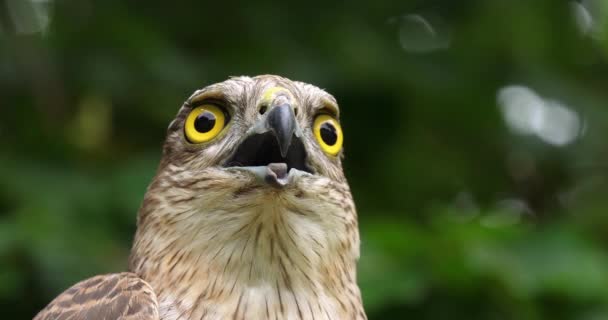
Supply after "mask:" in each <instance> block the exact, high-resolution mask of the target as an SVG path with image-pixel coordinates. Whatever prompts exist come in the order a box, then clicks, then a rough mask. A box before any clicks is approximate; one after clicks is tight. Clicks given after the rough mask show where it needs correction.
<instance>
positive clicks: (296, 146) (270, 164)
mask: <svg viewBox="0 0 608 320" xmlns="http://www.w3.org/2000/svg"><path fill="white" fill-rule="evenodd" d="M246 136H247V137H246V138H245V139H244V140H243V142H241V144H240V145H239V146H238V147H237V150H236V152H235V153H234V155H233V156H232V157H231V158H230V160H228V161H227V162H226V164H225V166H226V167H239V168H241V169H245V170H248V171H250V172H253V173H254V174H255V176H256V177H258V178H260V179H261V180H263V181H265V182H267V183H269V184H271V185H273V186H275V187H282V186H285V185H286V184H287V183H288V182H289V173H290V171H291V170H292V169H295V170H299V171H302V172H308V173H312V170H311V169H310V168H309V167H308V166H307V165H306V156H307V154H306V150H305V148H304V144H303V143H302V140H301V138H302V132H301V130H300V128H299V126H298V123H297V122H296V118H295V114H294V111H293V108H292V107H291V105H289V104H282V105H277V106H274V107H271V108H270V110H269V111H268V112H267V113H266V114H265V115H264V117H262V118H261V119H260V120H258V122H257V123H256V124H255V125H254V126H253V127H252V128H251V129H249V130H248V131H247V134H246Z"/></svg>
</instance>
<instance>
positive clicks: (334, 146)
mask: <svg viewBox="0 0 608 320" xmlns="http://www.w3.org/2000/svg"><path fill="white" fill-rule="evenodd" d="M312 130H313V132H314V134H315V138H317V141H319V144H320V145H321V149H323V151H325V153H327V154H329V155H332V156H335V155H337V154H338V152H340V149H342V142H343V141H344V136H343V135H342V128H341V127H340V123H338V120H336V119H334V118H333V117H331V116H329V115H327V114H322V115H319V116H318V117H317V118H316V119H315V122H314V124H313V126H312Z"/></svg>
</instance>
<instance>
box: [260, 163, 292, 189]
mask: <svg viewBox="0 0 608 320" xmlns="http://www.w3.org/2000/svg"><path fill="white" fill-rule="evenodd" d="M266 168H267V169H266V177H265V179H266V182H268V183H269V184H271V185H274V186H276V187H282V186H284V185H286V184H287V182H288V176H289V168H288V167H287V164H286V163H282V162H281V163H269V164H268V165H267V166H266Z"/></svg>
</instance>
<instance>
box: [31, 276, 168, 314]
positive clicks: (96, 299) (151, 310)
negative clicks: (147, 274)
mask: <svg viewBox="0 0 608 320" xmlns="http://www.w3.org/2000/svg"><path fill="white" fill-rule="evenodd" d="M68 319H69V320H81V319H90V320H96V319H100V320H102V319H103V320H115V319H121V320H159V315H158V301H157V300H156V294H155V293H154V291H153V290H152V287H150V285H149V284H148V283H147V282H145V281H144V280H142V279H141V278H140V277H138V276H137V275H136V274H134V273H115V274H108V275H102V276H96V277H93V278H90V279H87V280H84V281H82V282H79V283H77V284H75V285H74V286H73V287H71V288H69V289H68V290H66V291H65V292H63V293H62V294H60V295H59V296H58V297H57V298H55V300H53V301H52V302H51V303H49V305H48V306H46V308H44V309H43V310H42V311H40V313H39V314H38V315H37V316H36V317H35V318H34V320H68Z"/></svg>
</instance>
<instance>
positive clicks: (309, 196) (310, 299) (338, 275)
mask: <svg viewBox="0 0 608 320" xmlns="http://www.w3.org/2000/svg"><path fill="white" fill-rule="evenodd" d="M184 175H187V176H188V177H184ZM223 175H225V173H223V172H222V171H220V170H209V169H208V170H205V173H204V175H203V174H202V173H201V174H196V175H193V174H191V173H187V171H185V170H184V169H183V168H177V167H172V168H170V170H167V173H166V175H161V176H159V177H158V178H157V180H156V181H155V183H154V184H153V185H152V186H151V187H150V191H149V192H148V195H149V196H148V197H146V199H145V202H144V206H143V207H142V210H143V212H142V213H143V215H142V217H143V218H142V220H141V221H140V228H141V229H145V230H146V232H145V233H144V234H138V237H137V242H136V243H135V247H134V252H133V258H132V261H131V266H132V270H133V271H134V272H135V273H137V274H140V275H141V277H142V278H143V279H145V280H147V281H148V282H149V283H150V284H151V285H152V287H155V288H162V289H161V290H158V291H157V292H156V294H157V296H158V299H159V304H160V314H161V319H228V318H230V319H356V318H358V317H363V316H362V315H360V314H362V309H361V301H360V294H359V289H358V287H357V285H356V279H355V277H356V270H355V264H356V260H357V258H358V256H359V237H358V232H357V221H356V215H355V211H354V210H355V208H354V205H353V202H352V199H351V196H350V192H349V190H348V186H347V185H346V184H338V183H335V182H332V181H330V180H329V179H311V178H310V177H309V176H308V175H304V174H302V175H300V176H298V177H296V178H295V179H294V181H293V182H292V184H291V186H290V187H289V189H287V190H280V192H279V191H277V190H274V189H267V188H260V187H258V186H256V185H255V184H247V182H246V181H247V180H248V179H247V177H246V176H240V177H237V178H235V176H231V177H230V181H232V182H233V183H228V184H225V183H222V185H221V187H220V186H219V184H220V181H225V179H224V178H225V177H223ZM199 176H205V177H206V178H205V179H198V178H197V177H199ZM175 177H179V179H176V178H175ZM167 226H171V227H170V228H167ZM327 230H332V232H327Z"/></svg>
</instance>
